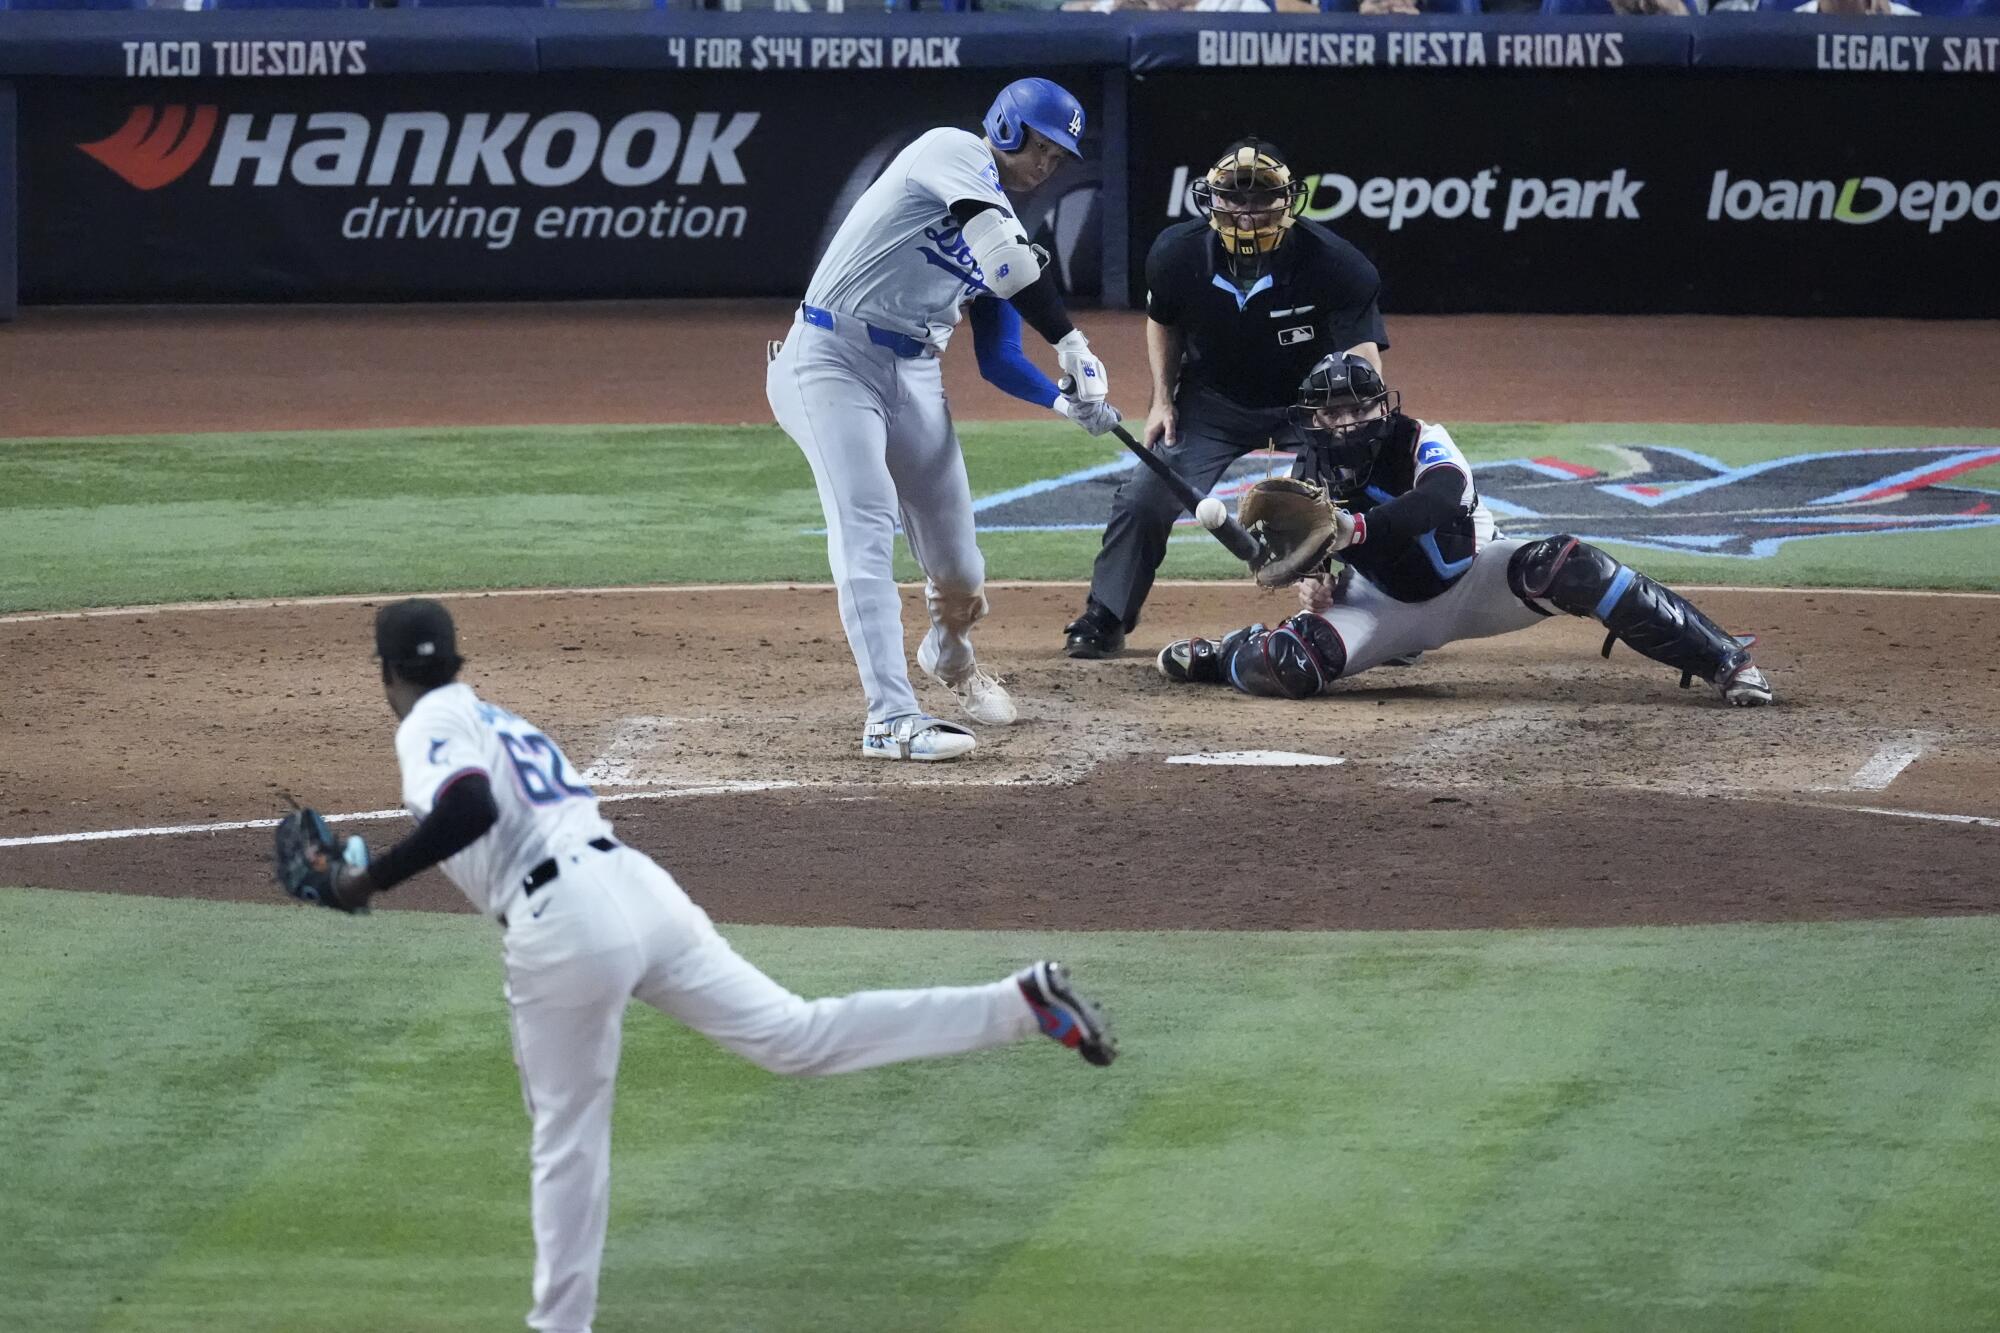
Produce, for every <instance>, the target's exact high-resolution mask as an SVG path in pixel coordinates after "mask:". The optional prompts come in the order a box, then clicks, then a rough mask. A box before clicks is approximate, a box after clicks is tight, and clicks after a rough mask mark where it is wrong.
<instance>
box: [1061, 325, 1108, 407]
mask: <svg viewBox="0 0 2000 1333" xmlns="http://www.w3.org/2000/svg"><path fill="white" fill-rule="evenodd" d="M1056 362H1057V364H1059V365H1060V366H1061V367H1062V370H1063V374H1065V375H1067V376H1069V377H1070V378H1071V379H1073V380H1075V381H1076V396H1077V397H1078V398H1080V399H1082V400H1083V401H1084V402H1086V403H1101V402H1103V401H1104V399H1105V397H1106V396H1107V395H1109V394H1110V392H1111V383H1110V381H1109V380H1108V379H1107V378H1106V377H1105V373H1104V363H1103V362H1102V361H1099V360H1098V359H1097V358H1096V357H1095V356H1093V355H1091V352H1090V341H1089V340H1088V339H1087V338H1085V337H1084V336H1083V335H1082V334H1081V333H1078V332H1077V331H1076V330H1075V329H1071V330H1070V331H1069V332H1068V333H1065V334H1064V335H1063V336H1062V341H1061V342H1059V343H1057V344H1056Z"/></svg>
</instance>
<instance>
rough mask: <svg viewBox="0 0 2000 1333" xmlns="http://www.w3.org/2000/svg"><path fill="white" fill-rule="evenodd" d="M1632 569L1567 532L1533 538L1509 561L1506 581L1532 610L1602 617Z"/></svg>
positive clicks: (1627, 581)
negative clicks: (1535, 540) (1540, 538)
mask: <svg viewBox="0 0 2000 1333" xmlns="http://www.w3.org/2000/svg"><path fill="white" fill-rule="evenodd" d="M1632 578H1633V574H1632V571H1631V570H1629V569H1627V568H1626V567H1625V566H1624V565H1621V564H1619V563H1618V561H1617V560H1615V559H1613V558H1612V557H1611V555H1610V554H1609V553H1607V552H1605V551H1600V550H1598V549H1597V548H1596V547H1595V546H1592V545H1591V544H1590V543H1589V542H1587V541H1582V540H1580V539H1578V538H1576V537H1572V536H1570V535H1569V534H1568V533H1566V532H1565V533H1561V534H1558V535H1557V536H1554V537H1544V538H1543V539H1542V540H1540V541H1538V542H1529V543H1528V544H1527V545H1526V546H1523V547H1522V548H1521V549H1520V550H1518V551H1516V552H1514V555H1513V558H1512V559H1510V560H1509V561H1508V562H1507V586H1508V587H1509V588H1510V589H1512V590H1513V593H1514V595H1515V596H1516V597H1518V598H1520V599H1521V600H1522V601H1523V602H1525V603H1527V605H1528V607H1529V609H1530V610H1534V611H1539V612H1541V613H1542V614H1543V615H1545V616H1549V615H1554V614H1555V613H1556V612H1557V611H1565V612H1568V613H1569V614H1570V615H1573V616H1595V617H1596V618H1597V619H1599V620H1603V619H1604V618H1605V617H1606V616H1608V615H1610V614H1611V609H1612V608H1613V607H1615V606H1616V605H1617V604H1618V599H1619V598H1621V597H1623V596H1624V595H1625V590H1626V589H1627V588H1628V587H1630V586H1631V583H1632Z"/></svg>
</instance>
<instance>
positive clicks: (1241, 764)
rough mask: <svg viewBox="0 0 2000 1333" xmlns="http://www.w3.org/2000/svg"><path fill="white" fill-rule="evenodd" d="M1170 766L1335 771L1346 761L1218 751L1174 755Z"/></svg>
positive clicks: (1278, 752) (1274, 752) (1328, 756)
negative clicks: (1224, 766)
mask: <svg viewBox="0 0 2000 1333" xmlns="http://www.w3.org/2000/svg"><path fill="white" fill-rule="evenodd" d="M1167 762H1168V763H1170V764H1220V765H1227V766H1230V767H1235V768H1332V767H1333V766H1334V765H1335V764H1344V763H1346V762H1347V761H1346V760H1345V759H1343V758H1341V757H1340V756H1339V755H1333V754H1301V753H1299V752H1298V751H1296V750H1218V751H1215V752H1214V753H1211V754H1174V755H1168V756H1167Z"/></svg>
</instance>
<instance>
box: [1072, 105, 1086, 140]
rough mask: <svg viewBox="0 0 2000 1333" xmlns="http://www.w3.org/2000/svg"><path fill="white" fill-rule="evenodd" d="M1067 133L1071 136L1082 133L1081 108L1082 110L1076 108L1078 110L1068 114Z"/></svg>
mask: <svg viewBox="0 0 2000 1333" xmlns="http://www.w3.org/2000/svg"><path fill="white" fill-rule="evenodd" d="M1069 132H1070V133H1071V134H1082V133H1083V108H1082V107H1078V108H1077V109H1076V110H1074V111H1072V112H1070V113H1069Z"/></svg>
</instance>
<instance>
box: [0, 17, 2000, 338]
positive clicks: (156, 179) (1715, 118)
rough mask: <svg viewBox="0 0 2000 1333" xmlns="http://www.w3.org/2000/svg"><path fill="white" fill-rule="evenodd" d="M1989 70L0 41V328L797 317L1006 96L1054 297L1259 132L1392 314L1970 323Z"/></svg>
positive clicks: (1028, 207) (1988, 53)
mask: <svg viewBox="0 0 2000 1333" xmlns="http://www.w3.org/2000/svg"><path fill="white" fill-rule="evenodd" d="M1996 72H2000V21H1992V20H1934V19H1924V20H1904V21H1894V22H1892V21H1888V20H1831V19H1817V18H1813V17H1807V16H1795V15H1789V14H1775V15H1762V14H1759V15H1740V16H1739V15H1716V16H1712V17H1708V18H1699V19H1668V18H1644V19H1619V18H1608V17H1607V18H1587V17H1577V18H1535V17H1500V16H1477V15H1474V16H1458V15H1435V16H1426V17H1422V18H1410V19H1394V20H1390V19H1362V18H1357V17H1354V16H1344V15H1314V16H1293V15H1282V16H1279V15H1254V16H1251V15H1245V16H1235V15H1196V14H1177V15H1175V14H1159V15H1139V16H1134V17H1126V16H1097V15H1072V14H1048V15H1032V16H1006V15H943V14H900V15H884V14H874V15H791V14H760V15H749V14H734V15H732V14H697V13H672V12H663V11H650V10H649V11H640V12H635V11H622V12H609V11H564V10H516V9H506V10H500V9H494V10H481V9H434V10H340V11H319V12H304V11H282V10H263V11H248V12H246V11H233V12H205V13H181V12H157V11H153V12H148V11H139V12H122V13H105V12H95V13H85V12H73V13H47V12H40V13H19V12H0V88H4V87H6V86H7V83H8V82H9V81H11V84H12V86H13V88H14V90H15V92H16V100H17V102H18V115H17V120H18V152H17V154H16V157H15V159H14V160H12V161H10V160H9V159H8V157H7V152H6V145H7V139H6V134H5V130H6V124H7V113H6V101H5V98H4V95H0V311H4V310H5V309H6V301H7V297H8V294H9V291H10V286H11V285H10V284H8V283H6V282H5V281H4V279H5V278H6V276H7V273H8V260H9V259H10V258H11V257H12V256H13V255H14V253H15V251H16V249H17V248H18V256H19V262H18V270H19V274H18V276H19V287H20V295H21V299H22V300H23V301H26V302H29V303H38V302H39V303H54V302H115V301H155V302H157V301H220V300H227V301H301V300H306V301H328V300H331V301H351V300H421V299H471V298H481V299H507V298H548V297H615V296H670V295H689V296H693V295H706V296H721V295H745V296H750V295H755V296H796V295H798V294H799V293H800V292H801V291H802V290H803V288H804V285H805V282H806V279H807V276H808V274H809V273H810V271H811V268H812V265H813V263H814V261H815V259H816V258H817V256H818V255H819V253H820V251H821V249H822V248H823V247H824V245H825V243H826V241H827V239H828V237H829V235H830V229H831V227H832V226H834V225H836V224H837V223H838V222H839V220H840V217H841V216H842V214H843V213H844V211H845V209H846V206H847V204H848V203H849V202H851V201H852V199H853V198H854V197H855V196H856V195H857V194H858V193H859V192H860V191H861V190H862V189H863V188H865V187H866V186H867V184H868V183H869V182H870V181H871V180H873V179H874V177H875V175H876V174H877V173H878V172H879V171H880V170H881V169H882V167H883V166H884V165H885V164H886V163H887V162H888V160H889V159H890V158H891V157H893V156H894V154H895V153H896V152H897V151H899V150H900V149H901V148H902V147H903V146H904V145H905V144H907V143H908V142H909V141H910V140H911V139H912V138H914V137H915V136H916V135H917V134H919V133H921V132H922V131H923V130H924V129H926V128H928V127H930V126H932V125H935V124H941V123H956V124H962V125H966V126H968V127H972V126H975V125H976V124H977V121H978V117H979V114H980V112H981V111H982V110H983V109H984V107H985V106H986V104H987V102H988V100H989V99H990V98H991V96H992V94H993V92H994V90H995V89H997V88H998V87H999V86H1000V85H1001V84H1003V83H1005V82H1007V81H1008V80H1010V79H1013V78H1017V77H1020V76H1021V75H1024V74H1029V73H1036V74H1044V75H1047V76H1049V77H1052V78H1056V79H1058V80H1060V81H1062V82H1064V83H1065V84H1067V85H1068V86H1069V87H1070V88H1071V89H1072V90H1074V91H1075V92H1077V93H1078V94H1079V96H1081V98H1082V99H1083V101H1084V104H1085V107H1086V109H1087V111H1088V113H1089V120H1090V125H1089V130H1088V132H1087V134H1086V136H1085V140H1084V148H1085V154H1084V160H1083V161H1081V162H1079V163H1077V164H1074V165H1072V166H1070V167H1068V168H1066V169H1065V170H1064V171H1063V172H1062V173H1061V174H1060V175H1058V176H1057V177H1056V178H1055V179H1054V180H1053V181H1052V182H1051V183H1050V184H1049V185H1047V186H1045V187H1043V189H1042V190H1041V191H1039V192H1038V193H1037V194H1036V195H1035V196H1034V197H1033V198H1032V199H1031V200H1029V201H1027V202H1026V203H1025V205H1024V208H1023V214H1024V217H1025V219H1026V220H1027V222H1028V224H1029V226H1030V228H1031V230H1032V231H1033V232H1034V234H1035V236H1036V239H1038V240H1039V241H1041V242H1042V243H1043V244H1044V245H1046V246H1047V247H1048V248H1049V250H1050V251H1051V253H1052V254H1053V255H1054V256H1055V261H1056V263H1057V265H1058V269H1059V272H1060V275H1061V277H1062V281H1063V283H1064V285H1065V287H1066V288H1067V290H1068V291H1069V292H1070V293H1071V295H1072V296H1073V297H1074V298H1075V299H1077V300H1078V301H1079V302H1080V303H1090V302H1094V301H1099V300H1101V301H1103V302H1104V303H1106V304H1124V303H1131V302H1136V301H1137V300H1139V299H1141V298H1142V297H1143V292H1144V260H1145V254H1146V249H1147V247H1148V245H1149V244H1150V243H1151V240H1152V238H1153V237H1154V236H1155V235H1156V234H1157V233H1158V231H1159V229H1160V228H1161V227H1163V226H1165V225H1167V224H1169V223H1171V222H1173V221H1175V220H1177V219H1181V218H1185V217H1188V216H1190V208H1191V200H1190V199H1189V197H1188V193H1187V186H1188V183H1189V181H1190V179H1191V177H1192V175H1194V174H1195V173H1198V172H1199V171H1200V170H1201V169H1202V168H1203V166H1204V165H1205V163H1206V162H1208V161H1209V160H1211V159H1212V158H1213V157H1214V156H1215V155H1216V154H1217V153H1218V152H1219V151H1220V149H1221V148H1222V146H1223V145H1224V144H1225V143H1226V142H1228V140H1230V139H1231V138H1233V137H1234V136H1236V135H1238V134H1241V133H1244V132H1246V131H1255V132H1257V133H1260V134H1262V135H1264V136H1266V137H1268V138H1270V139H1272V140H1274V141H1275V142H1276V143H1277V144H1278V145H1279V146H1280V147H1281V148H1282V149H1283V150H1284V151H1285V152H1286V153H1287V155H1288V156H1289V158H1290V160H1291V161H1292V163H1293V166H1294V169H1295V170H1296V171H1298V172H1299V173H1300V174H1301V175H1302V176H1303V177H1305V178H1306V180H1307V181H1308V184H1309V185H1310V187H1311V193H1310V198H1309V199H1308V203H1307V216H1309V217H1313V218H1316V219H1318V220H1321V221H1323V222H1325V223H1326V224H1327V225H1329V226H1331V227H1333V228H1334V229H1335V230H1337V231H1339V232H1340V233H1341V234H1343V235H1345V236H1347V237H1348V238H1349V239H1351V240H1353V241H1354V242H1355V243H1356V244H1358V245H1360V246H1361V247H1362V249H1363V250H1365V251H1367V252H1368V253H1369V254H1370V255H1371V256H1373V257H1374V258H1375V259H1376V260H1377V262H1378V265H1379V266H1380V267H1381V269H1382V271H1383V274H1384V279H1385V284H1386V287H1385V304H1386V306H1387V307H1388V308H1390V309H1392V310H1395V311H1398V312H1417V311H1467V310H1493V311H1554V312H1560V311H1633V312H1668V311H1707V312H1719V313H1759V314H1799V315H1811V314H1855V315H1860V314H1874V315H1892V314H1908V315H1932V316H1944V315H1952V316H1992V315H1995V314H2000V284H1996V281H1995V279H1996V276H2000V264H1996V263H1995V261H1994V259H1993V254H1994V251H1995V244H1994V243H1995V240H1996V238H2000V82H1996V81H1995V79H1996ZM10 231H12V232H16V233H17V234H18V247H16V246H15V245H14V244H12V243H10V240H11V238H10Z"/></svg>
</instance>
